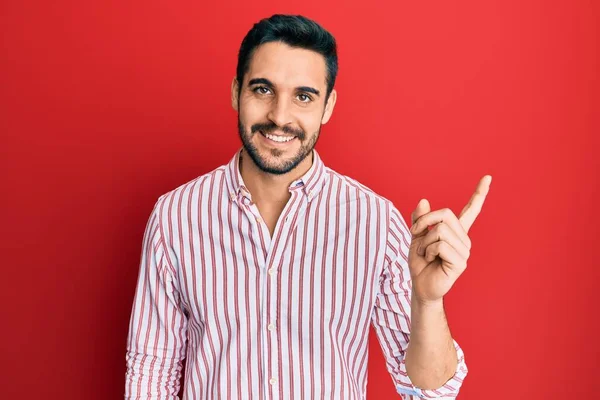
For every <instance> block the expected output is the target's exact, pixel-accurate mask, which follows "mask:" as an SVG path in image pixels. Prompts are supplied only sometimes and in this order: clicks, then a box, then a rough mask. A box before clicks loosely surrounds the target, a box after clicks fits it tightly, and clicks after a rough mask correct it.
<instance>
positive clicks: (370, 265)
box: [126, 15, 491, 399]
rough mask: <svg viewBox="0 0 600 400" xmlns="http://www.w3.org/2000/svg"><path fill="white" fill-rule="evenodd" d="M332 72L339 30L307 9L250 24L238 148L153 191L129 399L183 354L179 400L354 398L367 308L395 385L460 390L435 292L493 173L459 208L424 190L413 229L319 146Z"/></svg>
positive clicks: (237, 86) (173, 381) (165, 380)
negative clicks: (212, 165) (444, 205)
mask: <svg viewBox="0 0 600 400" xmlns="http://www.w3.org/2000/svg"><path fill="white" fill-rule="evenodd" d="M336 74H337V55H336V44H335V40H334V38H333V36H332V35H331V34H330V33H329V32H327V31H326V30H324V29H323V28H322V27H321V26H319V25H318V24H317V23H316V22H314V21H311V20H309V19H307V18H305V17H302V16H285V15H274V16H272V17H271V18H268V19H264V20H262V21H260V22H259V23H257V24H255V25H254V27H253V28H252V29H251V30H250V31H249V32H248V34H247V35H246V37H245V38H244V40H243V42H242V45H241V48H240V52H239V55H238V66H237V76H236V77H235V78H234V79H233V82H232V87H231V98H232V106H233V108H234V109H235V110H237V112H238V126H239V135H240V138H241V141H242V143H243V147H242V149H241V150H240V151H239V152H237V153H236V154H235V155H234V157H233V158H232V159H231V161H230V162H229V163H228V164H227V165H223V166H221V167H219V168H217V169H216V170H214V171H212V172H210V173H208V174H205V175H202V176H200V177H198V178H196V179H194V180H192V181H190V182H188V183H186V184H184V185H182V186H180V187H178V188H176V189H174V190H173V191H171V192H169V193H166V194H164V195H162V196H161V197H160V198H159V199H158V201H157V203H156V205H155V207H154V209H153V211H152V214H151V216H150V219H149V221H148V225H147V228H146V232H145V235H144V242H143V251H142V257H141V263H140V273H139V279H138V286H137V290H136V295H135V300H134V305H133V310H132V315H131V323H130V329H129V336H128V342H127V367H128V368H127V374H126V381H127V382H126V398H136V399H147V398H152V399H176V398H177V397H176V396H177V394H178V392H179V382H180V378H181V370H182V361H183V360H184V359H185V360H186V368H185V372H184V391H183V398H185V399H213V398H215V399H216V398H219V399H221V398H222V399H317V398H318V399H321V398H324V399H363V398H365V396H366V385H367V350H368V333H369V324H373V326H374V328H375V331H376V332H377V337H378V339H379V342H380V344H381V346H382V349H383V352H384V354H385V358H386V361H387V368H388V370H389V373H390V375H391V377H392V379H393V381H394V384H395V386H396V388H397V390H398V392H399V394H400V395H401V397H402V398H405V399H416V398H450V397H455V396H456V395H457V393H458V391H459V388H460V386H461V383H462V381H463V379H464V378H465V376H466V374H467V367H466V364H465V361H464V356H463V353H462V350H461V348H460V347H459V346H458V344H457V342H456V341H454V339H453V338H452V336H451V335H450V330H449V328H448V324H447V321H446V319H445V314H444V309H443V302H442V301H443V296H444V295H445V294H446V293H447V292H448V291H449V289H450V287H451V286H452V285H453V283H454V282H455V281H456V279H457V278H458V276H459V275H460V274H461V273H462V272H463V271H464V269H465V268H466V261H467V259H468V257H469V249H470V246H471V244H470V240H469V237H468V235H467V231H468V230H469V228H470V226H471V225H472V223H473V221H474V220H475V218H476V216H477V214H478V213H479V211H480V209H481V206H482V204H483V201H484V198H485V196H486V194H487V191H488V188H489V184H490V182H491V176H485V177H484V178H483V179H482V180H481V182H480V184H479V186H478V188H477V191H476V193H475V194H474V195H473V197H472V198H471V201H470V202H469V204H468V205H467V206H466V207H465V209H464V210H463V212H462V213H461V216H460V218H457V217H456V216H455V215H454V214H453V213H452V212H451V211H450V210H448V209H442V210H437V211H431V210H430V207H429V204H428V202H427V201H426V200H422V201H420V202H419V204H418V205H417V207H416V209H415V211H414V212H413V214H412V220H413V224H412V228H411V229H410V232H409V229H408V227H407V226H406V224H405V222H404V220H403V218H402V216H401V215H400V213H399V211H398V210H397V209H396V208H395V207H394V206H393V204H392V203H391V202H390V201H389V200H387V199H385V198H383V197H381V196H379V195H377V194H375V193H373V192H372V191H371V190H369V189H368V188H366V187H365V186H363V185H361V184H360V183H358V182H357V181H355V180H353V179H351V178H349V177H346V176H343V175H341V174H339V173H337V172H335V171H333V170H331V169H329V168H327V167H326V166H325V165H324V163H323V161H322V160H321V158H320V156H319V155H318V153H317V152H316V151H315V150H314V146H315V143H316V142H317V139H318V137H319V133H320V129H321V125H322V124H325V123H327V121H328V120H329V119H330V117H331V115H332V112H333V109H334V106H335V103H336V97H337V93H336V91H335V89H333V87H334V83H335V78H336ZM431 226H434V227H433V229H431V230H429V227H431ZM409 335H410V336H409ZM409 339H410V344H409Z"/></svg>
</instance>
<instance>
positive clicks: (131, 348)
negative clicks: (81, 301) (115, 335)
mask: <svg viewBox="0 0 600 400" xmlns="http://www.w3.org/2000/svg"><path fill="white" fill-rule="evenodd" d="M160 204H161V202H160V200H159V201H158V202H157V204H156V205H155V207H154V210H153V211H152V214H151V216H150V219H149V220H148V224H147V226H146V231H145V233H144V240H143V245H142V254H141V262H140V269H139V275H138V281H137V287H136V292H135V298H134V301H133V307H132V312H131V319H130V323H129V335H128V337H127V355H126V361H127V372H126V375H125V399H157V400H158V399H164V400H171V399H178V397H177V395H178V393H179V386H180V379H181V364H182V361H183V359H184V358H185V351H186V342H185V337H186V329H187V319H186V316H185V314H184V311H183V308H182V306H181V303H180V300H179V295H178V292H177V289H176V286H177V285H176V284H175V281H174V274H173V270H172V265H171V264H170V263H169V262H168V259H167V254H166V249H165V242H164V238H163V236H162V234H161V229H160V223H159V221H160V220H159V218H160V215H159V210H160Z"/></svg>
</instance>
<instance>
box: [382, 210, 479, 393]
mask: <svg viewBox="0 0 600 400" xmlns="http://www.w3.org/2000/svg"><path fill="white" fill-rule="evenodd" d="M410 241H411V235H410V231H409V229H408V227H407V226H406V224H405V222H404V220H403V219H402V216H401V215H400V212H399V211H398V210H397V209H396V208H395V207H394V206H393V205H390V208H389V228H388V240H387V248H386V256H385V263H384V266H383V268H382V273H381V275H380V278H379V292H378V294H377V297H376V299H375V306H374V310H373V315H372V324H373V327H374V329H375V332H376V333H377V338H378V340H379V343H380V345H381V348H382V350H383V354H384V357H385V361H386V367H387V370H388V371H389V373H390V375H391V377H392V380H393V381H394V385H395V386H396V390H397V391H398V393H399V394H400V395H401V397H402V398H403V399H406V400H415V399H451V398H455V397H456V396H457V395H458V392H459V390H460V387H461V385H462V382H463V380H464V379H465V377H466V375H467V372H468V370H467V365H466V363H465V357H464V354H463V351H462V349H461V348H460V346H459V345H458V343H457V342H456V340H454V346H455V348H456V352H457V356H458V365H457V369H456V372H455V374H454V376H452V377H451V378H450V379H449V380H448V381H447V382H446V383H445V384H444V385H442V386H441V387H439V388H437V389H427V390H425V389H420V388H418V387H416V386H415V385H413V383H412V382H411V380H410V378H409V377H408V374H407V373H406V364H405V358H404V356H405V354H406V349H407V347H408V344H409V340H410V315H411V311H410V310H411V289H412V284H411V280H410V271H409V269H408V249H409V248H410Z"/></svg>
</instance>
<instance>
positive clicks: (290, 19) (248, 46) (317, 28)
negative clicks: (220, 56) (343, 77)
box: [236, 14, 338, 100]
mask: <svg viewBox="0 0 600 400" xmlns="http://www.w3.org/2000/svg"><path fill="white" fill-rule="evenodd" d="M269 42H283V43H285V44H287V45H288V46H291V47H299V48H303V49H307V50H312V51H315V52H317V53H319V54H321V55H323V57H325V65H326V67H327V77H326V82H327V95H326V96H325V99H326V100H327V99H328V98H329V94H330V93H331V91H332V90H333V85H334V84H335V78H336V76H337V71H338V60H337V48H336V44H335V38H334V37H333V35H332V34H331V33H329V32H328V31H326V30H325V29H324V28H323V27H322V26H321V25H319V24H318V23H317V22H315V21H313V20H311V19H308V18H306V17H304V16H302V15H282V14H275V15H273V16H271V17H269V18H264V19H262V20H260V21H259V22H257V23H255V24H254V26H253V27H252V29H250V31H248V33H247V34H246V36H245V37H244V40H242V45H241V46H240V51H239V53H238V64H237V70H236V73H237V81H238V87H239V89H238V90H240V91H241V88H242V84H243V81H244V79H243V78H244V75H245V74H246V72H248V69H249V67H250V60H251V59H252V55H253V54H254V51H255V50H256V48H257V47H258V46H260V45H261V44H265V43H269Z"/></svg>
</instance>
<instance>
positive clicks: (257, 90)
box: [252, 86, 271, 94]
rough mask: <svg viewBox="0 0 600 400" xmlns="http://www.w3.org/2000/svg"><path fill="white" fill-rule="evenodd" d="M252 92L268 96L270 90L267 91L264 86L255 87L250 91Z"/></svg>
mask: <svg viewBox="0 0 600 400" xmlns="http://www.w3.org/2000/svg"><path fill="white" fill-rule="evenodd" d="M252 91H253V92H255V93H259V94H269V92H270V91H271V89H269V88H268V87H266V86H257V87H255V88H254V89H252Z"/></svg>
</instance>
